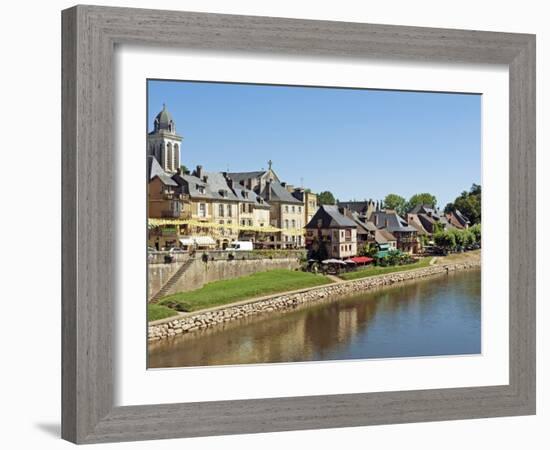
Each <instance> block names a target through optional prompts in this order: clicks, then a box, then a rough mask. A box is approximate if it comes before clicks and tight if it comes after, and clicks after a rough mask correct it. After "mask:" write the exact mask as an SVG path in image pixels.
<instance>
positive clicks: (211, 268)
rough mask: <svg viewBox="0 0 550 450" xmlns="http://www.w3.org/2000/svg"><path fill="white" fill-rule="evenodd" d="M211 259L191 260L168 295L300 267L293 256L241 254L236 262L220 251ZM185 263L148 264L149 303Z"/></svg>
mask: <svg viewBox="0 0 550 450" xmlns="http://www.w3.org/2000/svg"><path fill="white" fill-rule="evenodd" d="M209 257H210V258H209V259H208V261H207V262H205V261H203V260H202V258H200V257H196V258H194V259H192V262H191V265H190V266H189V267H188V269H187V270H186V271H185V273H184V274H183V275H182V276H181V278H180V279H178V280H176V282H175V283H174V284H173V285H172V287H171V288H170V289H169V290H168V291H167V292H166V293H165V295H170V294H176V293H178V292H188V291H193V290H195V289H200V288H201V287H203V286H204V285H205V284H206V283H211V282H213V281H219V280H230V279H232V278H237V277H244V276H246V275H251V274H253V273H257V272H267V271H269V270H275V269H286V270H295V269H298V268H299V267H300V260H299V259H298V258H297V257H296V256H294V254H291V256H289V257H286V258H283V257H280V256H279V257H276V258H266V257H264V258H257V257H254V258H251V257H250V255H242V254H238V255H237V256H236V257H235V259H233V260H228V259H227V257H226V255H221V252H220V253H219V254H216V255H215V258H216V259H211V258H214V254H213V253H212V254H209ZM187 259H189V258H187ZM182 264H184V263H183V262H182V263H172V264H149V266H148V268H147V277H148V284H147V288H148V290H147V299H148V300H150V299H151V298H153V296H154V295H155V294H156V293H157V292H158V291H160V289H161V288H162V287H163V286H164V285H165V284H166V283H167V282H168V280H169V279H170V277H172V275H174V274H175V273H176V272H177V270H178V269H179V268H180V267H181V265H182Z"/></svg>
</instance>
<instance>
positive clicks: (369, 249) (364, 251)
mask: <svg viewBox="0 0 550 450" xmlns="http://www.w3.org/2000/svg"><path fill="white" fill-rule="evenodd" d="M377 253H378V247H376V244H365V245H363V247H361V248H360V249H359V256H369V257H371V258H374V257H375V256H376V254H377Z"/></svg>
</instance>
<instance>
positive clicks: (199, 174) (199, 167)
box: [195, 166, 202, 179]
mask: <svg viewBox="0 0 550 450" xmlns="http://www.w3.org/2000/svg"><path fill="white" fill-rule="evenodd" d="M195 172H196V174H197V178H200V179H202V166H197V169H196V170H195Z"/></svg>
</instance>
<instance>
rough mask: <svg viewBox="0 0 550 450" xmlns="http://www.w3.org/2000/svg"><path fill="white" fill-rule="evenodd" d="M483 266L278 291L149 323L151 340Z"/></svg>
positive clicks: (431, 269) (456, 266)
mask: <svg viewBox="0 0 550 450" xmlns="http://www.w3.org/2000/svg"><path fill="white" fill-rule="evenodd" d="M477 267H480V262H479V261H475V262H468V263H462V264H449V265H442V266H429V267H426V268H422V269H416V270H409V271H404V272H396V273H389V274H386V275H379V276H373V277H369V278H363V279H359V280H352V281H345V282H341V283H334V284H329V285H326V286H321V287H315V288H309V289H304V290H301V291H294V292H292V293H287V294H277V295H274V296H272V297H269V298H265V299H261V300H255V301H254V300H251V301H250V302H249V303H246V302H244V303H241V304H239V305H233V306H226V307H223V306H222V307H219V308H218V309H215V310H210V311H204V312H197V313H195V314H189V315H185V316H180V317H175V318H174V317H172V318H168V319H164V320H162V321H157V322H152V323H150V324H149V327H148V340H149V341H151V342H152V341H158V340H160V339H165V338H168V337H172V336H176V335H179V334H182V333H190V332H193V331H196V330H200V329H204V328H207V327H212V326H215V325H218V324H221V323H224V322H229V321H232V320H238V319H240V318H244V317H248V316H251V315H256V314H262V313H270V312H273V311H280V310H285V309H290V308H295V307H296V306H298V305H302V304H306V303H310V302H315V301H319V300H322V299H326V298H327V297H334V296H340V295H348V294H353V293H356V292H359V291H365V290H368V289H372V288H375V287H380V286H387V285H391V284H395V283H400V282H403V281H407V280H413V279H417V278H425V277H429V276H432V275H437V274H443V273H448V272H451V271H456V270H463V269H472V268H477Z"/></svg>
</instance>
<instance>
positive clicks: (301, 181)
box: [300, 177, 304, 189]
mask: <svg viewBox="0 0 550 450" xmlns="http://www.w3.org/2000/svg"><path fill="white" fill-rule="evenodd" d="M300 185H301V188H302V189H303V188H304V177H300Z"/></svg>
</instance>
